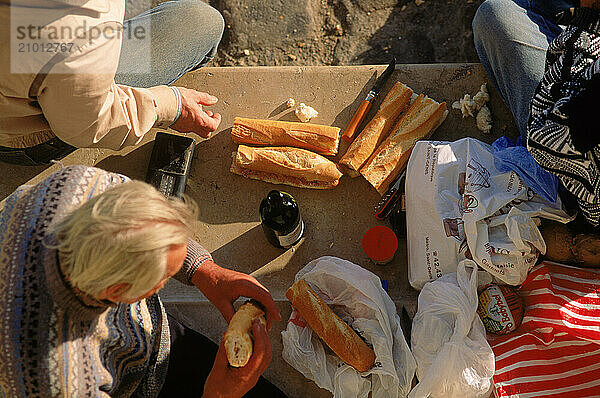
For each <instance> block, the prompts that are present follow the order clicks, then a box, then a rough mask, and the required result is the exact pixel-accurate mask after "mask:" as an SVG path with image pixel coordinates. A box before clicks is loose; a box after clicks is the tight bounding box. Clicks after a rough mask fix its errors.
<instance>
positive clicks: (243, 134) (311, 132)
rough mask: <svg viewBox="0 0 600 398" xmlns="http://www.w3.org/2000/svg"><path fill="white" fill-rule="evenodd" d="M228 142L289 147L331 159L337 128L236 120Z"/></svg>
mask: <svg viewBox="0 0 600 398" xmlns="http://www.w3.org/2000/svg"><path fill="white" fill-rule="evenodd" d="M231 138H232V139H233V141H234V142H236V143H238V144H253V145H267V146H292V147H297V148H304V149H308V150H311V151H315V152H317V153H320V154H322V155H327V156H332V155H336V154H337V152H338V146H339V143H340V129H339V127H332V126H324V125H320V124H311V123H298V122H285V121H280V120H263V119H248V118H242V117H236V118H235V120H234V121H233V128H232V129H231Z"/></svg>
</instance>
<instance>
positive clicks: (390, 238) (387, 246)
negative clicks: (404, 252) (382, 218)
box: [362, 225, 398, 264]
mask: <svg viewBox="0 0 600 398" xmlns="http://www.w3.org/2000/svg"><path fill="white" fill-rule="evenodd" d="M362 246H363V250H364V251H365V254H366V255H367V256H369V258H370V259H371V260H373V261H375V262H376V263H382V264H384V263H387V262H388V261H390V260H391V259H392V258H393V257H394V254H395V253H396V249H398V238H396V234H395V233H394V231H392V230H391V229H390V228H388V227H386V226H383V225H378V226H376V227H373V228H371V229H369V230H368V231H367V232H366V233H365V235H364V236H363V240H362Z"/></svg>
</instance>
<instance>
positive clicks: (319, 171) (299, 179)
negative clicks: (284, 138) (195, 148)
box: [230, 145, 342, 189]
mask: <svg viewBox="0 0 600 398" xmlns="http://www.w3.org/2000/svg"><path fill="white" fill-rule="evenodd" d="M230 171H231V172H232V173H235V174H239V175H242V176H244V177H247V178H252V179H256V180H261V181H265V182H270V183H273V184H287V185H292V186H295V187H301V188H317V189H327V188H333V187H335V186H336V185H337V184H338V182H339V180H340V178H341V177H342V172H340V170H339V169H338V167H337V165H336V164H335V163H333V162H332V161H331V160H329V159H327V158H325V157H323V156H321V155H318V154H316V153H314V152H311V151H307V150H306V149H299V148H291V147H264V148H254V147H249V146H246V145H240V146H239V147H238V149H237V152H233V163H232V164H231V169H230Z"/></svg>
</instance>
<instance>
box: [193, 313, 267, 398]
mask: <svg viewBox="0 0 600 398" xmlns="http://www.w3.org/2000/svg"><path fill="white" fill-rule="evenodd" d="M252 337H253V339H254V347H253V351H252V356H251V357H250V360H249V361H248V363H247V364H246V366H244V367H241V368H234V367H231V366H229V363H228V361H227V355H226V353H225V343H224V341H225V339H223V340H222V341H221V345H220V346H219V351H217V357H216V358H215V362H214V364H213V367H212V370H211V371H210V374H209V375H208V378H207V379H206V383H204V394H203V395H202V397H203V398H214V397H219V398H238V397H242V396H243V395H244V394H246V393H247V392H248V391H249V390H250V389H251V388H252V387H254V386H255V385H256V382H257V381H258V378H259V377H260V375H262V374H263V373H264V371H265V370H266V369H267V366H269V362H271V358H272V356H273V352H272V348H271V341H270V340H269V335H268V334H267V329H266V328H265V326H264V325H263V324H262V323H260V322H259V321H258V319H255V320H254V321H253V322H252Z"/></svg>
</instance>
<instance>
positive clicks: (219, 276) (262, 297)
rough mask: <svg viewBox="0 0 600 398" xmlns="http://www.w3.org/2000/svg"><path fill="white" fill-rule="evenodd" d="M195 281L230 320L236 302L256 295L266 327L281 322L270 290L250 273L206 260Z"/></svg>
mask: <svg viewBox="0 0 600 398" xmlns="http://www.w3.org/2000/svg"><path fill="white" fill-rule="evenodd" d="M192 282H193V283H194V285H196V287H197V288H198V289H200V291H201V292H202V293H203V294H204V295H205V296H206V298H207V299H209V300H210V302H211V303H213V304H214V306H215V307H217V309H218V310H219V311H220V312H221V314H222V315H223V318H225V320H226V321H227V323H229V321H230V320H231V318H232V317H233V314H235V308H234V307H233V302H234V301H235V300H237V299H238V298H240V297H249V298H253V299H255V300H257V301H258V302H260V303H261V304H262V305H263V307H264V309H265V312H266V316H267V330H271V327H272V326H273V322H274V321H281V314H280V313H279V309H278V308H277V305H276V304H275V301H273V297H271V293H269V291H268V290H267V288H265V287H264V286H263V285H261V284H260V282H258V281H257V280H256V279H255V278H254V277H252V276H250V275H248V274H244V273H242V272H237V271H233V270H230V269H227V268H223V267H220V266H218V265H217V264H215V262H214V261H206V262H205V263H204V264H202V266H201V267H199V268H198V269H197V270H196V272H195V273H194V276H193V277H192Z"/></svg>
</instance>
